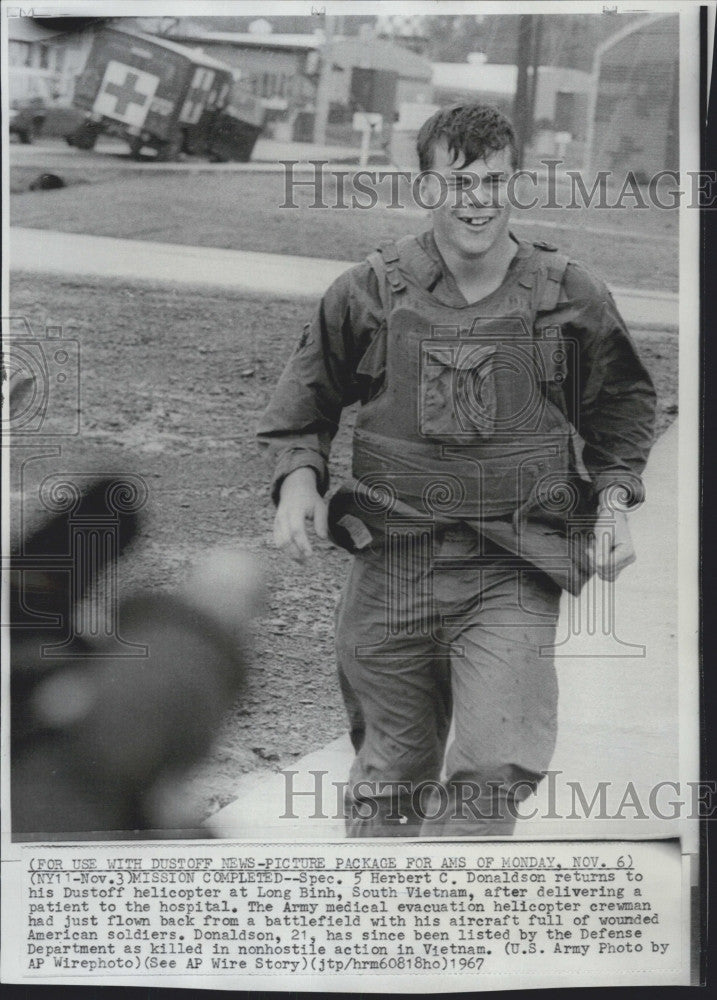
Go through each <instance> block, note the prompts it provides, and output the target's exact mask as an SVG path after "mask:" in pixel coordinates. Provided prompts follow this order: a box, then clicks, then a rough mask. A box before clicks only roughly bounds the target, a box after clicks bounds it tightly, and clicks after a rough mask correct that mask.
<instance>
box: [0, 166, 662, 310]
mask: <svg viewBox="0 0 717 1000" xmlns="http://www.w3.org/2000/svg"><path fill="white" fill-rule="evenodd" d="M17 169H20V168H17ZM22 169H24V168H22ZM118 169H119V168H118ZM347 169H348V168H347ZM38 172H39V171H38V170H35V174H37V173H38ZM58 172H59V173H60V174H61V175H62V176H65V173H66V171H65V170H64V168H63V169H60V170H58ZM108 174H110V176H109V177H108V176H107V175H108ZM82 176H85V177H86V178H89V179H88V180H87V182H86V183H84V182H83V183H82V187H80V186H79V183H80V182H78V183H77V184H74V185H71V186H69V187H67V188H65V189H62V190H58V191H52V192H43V191H40V192H26V193H24V194H21V195H19V196H17V195H16V196H15V197H14V198H12V200H11V206H10V207H11V224H12V225H14V226H27V227H30V228H36V229H54V230H59V231H61V232H70V233H87V234H90V235H94V236H114V237H118V238H123V239H136V240H150V241H158V242H162V243H179V244H184V245H195V246H207V247H222V248H226V249H231V250H249V251H259V252H264V253H280V254H290V255H297V254H298V255H301V256H307V257H324V258H330V259H334V260H348V261H358V260H361V259H363V258H364V257H365V256H366V254H368V253H370V251H371V250H373V249H374V248H375V247H376V246H377V245H378V244H379V243H380V242H381V241H382V240H384V239H387V238H389V237H393V238H398V237H401V236H404V235H406V234H408V233H416V232H420V231H421V230H422V229H425V228H427V226H428V225H429V224H430V222H429V219H428V213H422V212H420V211H417V210H416V209H415V207H414V208H413V209H411V210H410V211H409V210H407V209H400V208H399V209H396V208H393V209H392V208H390V207H388V206H389V204H390V202H391V192H390V185H389V184H388V183H383V184H382V185H381V186H380V190H381V192H382V193H383V195H384V197H383V200H382V201H379V203H378V204H376V206H375V207H373V208H369V209H363V210H362V209H358V208H345V209H342V208H332V207H330V208H319V207H312V204H313V201H314V198H313V192H311V191H310V190H308V189H306V188H298V189H297V190H296V194H295V197H294V198H293V201H294V202H295V203H296V204H297V205H298V206H299V207H297V208H295V209H292V208H282V207H281V206H282V204H285V203H286V201H287V199H286V184H285V178H284V176H283V175H282V174H277V173H266V174H263V173H262V174H249V173H220V172H215V173H212V172H202V173H197V174H190V173H167V174H162V175H161V176H157V175H156V174H154V173H153V174H152V175H151V176H149V175H147V174H141V175H138V174H137V173H136V172H134V173H133V172H132V171H131V168H125V173H124V174H123V175H122V176H117V175H114V174H113V172H112V171H111V170H102V171H99V170H97V171H95V173H94V174H92V172H91V171H90V172H88V171H87V170H86V169H85V170H84V171H83V173H82ZM304 176H305V175H304ZM352 190H353V189H352V187H351V184H350V183H349V180H348V178H347V181H346V184H345V199H344V200H345V201H346V202H347V203H348V204H349V205H350V204H351V194H352ZM403 191H404V189H403V188H399V194H401V196H403V195H402V193H403ZM409 201H410V199H409ZM324 202H325V204H327V205H335V204H336V203H337V198H336V191H335V184H334V183H332V182H330V181H329V182H327V183H326V185H325V194H324ZM361 202H362V203H366V202H367V197H366V196H365V195H363V196H362V197H361ZM513 217H514V220H515V231H516V234H517V235H518V236H520V237H521V238H524V239H528V240H546V241H547V242H549V243H553V244H556V245H558V246H559V248H560V249H561V250H562V251H563V252H564V253H566V254H568V255H569V256H570V257H572V258H573V259H576V260H580V261H582V262H583V263H585V264H586V265H587V266H588V267H589V268H591V269H592V270H593V271H594V272H595V273H597V274H599V275H600V276H601V277H603V278H604V279H605V280H606V281H608V282H609V283H611V284H614V285H618V286H624V287H636V288H660V289H663V290H668V291H676V290H677V281H678V253H677V222H678V218H677V213H676V212H670V211H661V210H659V209H657V208H650V209H633V210H630V209H623V210H620V209H601V208H599V207H597V206H593V207H592V208H589V209H588V208H581V209H569V208H563V209H541V210H538V209H530V210H525V211H515V212H514V216H513Z"/></svg>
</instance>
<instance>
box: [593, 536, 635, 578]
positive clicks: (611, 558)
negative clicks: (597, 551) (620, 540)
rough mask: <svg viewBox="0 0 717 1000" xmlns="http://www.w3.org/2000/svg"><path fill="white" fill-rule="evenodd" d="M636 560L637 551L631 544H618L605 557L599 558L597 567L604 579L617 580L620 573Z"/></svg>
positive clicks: (599, 574) (598, 572)
mask: <svg viewBox="0 0 717 1000" xmlns="http://www.w3.org/2000/svg"><path fill="white" fill-rule="evenodd" d="M634 562H635V552H634V549H633V548H632V546H631V545H627V544H621V545H616V546H615V548H614V549H612V550H611V551H610V552H609V553H607V555H606V556H605V557H603V558H598V559H597V562H596V566H595V569H596V571H597V574H598V576H599V577H600V578H601V579H602V580H608V581H613V580H616V579H617V577H618V576H619V574H620V573H622V571H623V570H624V569H625V567H626V566H629V565H630V564H631V563H634Z"/></svg>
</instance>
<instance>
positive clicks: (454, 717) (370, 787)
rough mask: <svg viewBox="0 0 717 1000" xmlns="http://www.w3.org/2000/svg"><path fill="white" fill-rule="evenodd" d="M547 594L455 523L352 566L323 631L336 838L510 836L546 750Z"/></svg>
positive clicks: (550, 723) (550, 602)
mask: <svg viewBox="0 0 717 1000" xmlns="http://www.w3.org/2000/svg"><path fill="white" fill-rule="evenodd" d="M560 593H561V590H560V587H559V586H558V585H557V584H556V583H554V582H553V581H552V580H551V579H550V578H549V577H548V576H546V575H545V574H544V573H543V572H542V571H540V570H538V569H537V568H535V567H533V566H532V565H530V564H529V563H527V562H524V561H522V560H520V559H518V558H517V557H515V556H513V555H511V554H509V553H508V552H507V551H505V550H503V549H501V548H499V547H498V546H497V545H495V544H493V543H491V542H489V541H488V540H487V539H485V538H484V537H482V536H481V535H479V534H478V533H477V532H475V531H474V530H473V529H472V528H470V527H468V526H467V525H464V524H456V525H451V526H449V528H448V529H446V530H444V531H437V530H435V529H425V528H424V527H421V526H419V527H418V528H416V529H411V528H410V527H402V528H401V529H399V530H397V531H394V532H389V533H388V535H387V538H386V543H385V546H381V547H375V548H372V549H370V550H368V551H367V552H365V553H360V554H358V555H357V556H355V557H354V561H353V566H352V569H351V572H350V575H349V578H348V580H347V583H346V586H345V588H344V591H343V594H342V597H341V601H340V603H339V607H338V609H337V621H336V644H337V655H338V668H339V679H340V683H341V688H342V693H343V695H344V700H345V703H346V708H347V711H348V714H349V721H350V726H351V738H352V741H353V744H354V748H355V749H356V757H355V759H354V762H353V765H352V768H351V773H350V776H349V784H348V788H347V791H346V799H345V806H346V825H347V833H348V836H350V837H401V836H404V837H417V836H426V837H449V836H450V837H461V836H505V835H509V834H511V833H512V832H513V828H514V825H515V820H516V803H518V802H520V801H521V800H522V799H524V798H525V797H527V796H528V795H529V794H531V792H533V791H534V790H535V788H536V787H537V784H538V782H539V781H540V779H541V777H542V776H543V772H544V771H545V770H546V769H547V767H548V765H549V763H550V760H551V757H552V754H553V750H554V747H555V738H556V729H557V698H558V688H557V678H556V674H555V667H554V661H553V656H552V649H551V647H552V646H553V644H554V642H555V628H556V622H557V617H558V605H559V600H560ZM451 722H452V726H451ZM449 733H450V734H451V737H450V744H449V745H448V748H447V750H446V745H447V743H448V741H449Z"/></svg>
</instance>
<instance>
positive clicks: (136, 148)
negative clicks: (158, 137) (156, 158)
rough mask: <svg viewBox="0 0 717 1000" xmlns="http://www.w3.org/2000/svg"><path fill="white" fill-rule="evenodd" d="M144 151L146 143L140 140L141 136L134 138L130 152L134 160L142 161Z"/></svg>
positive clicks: (130, 144) (130, 143) (131, 141)
mask: <svg viewBox="0 0 717 1000" xmlns="http://www.w3.org/2000/svg"><path fill="white" fill-rule="evenodd" d="M143 149H144V143H143V142H142V140H141V139H140V138H139V136H132V138H131V139H130V140H129V152H130V156H131V157H132V159H133V160H141V159H142V150H143Z"/></svg>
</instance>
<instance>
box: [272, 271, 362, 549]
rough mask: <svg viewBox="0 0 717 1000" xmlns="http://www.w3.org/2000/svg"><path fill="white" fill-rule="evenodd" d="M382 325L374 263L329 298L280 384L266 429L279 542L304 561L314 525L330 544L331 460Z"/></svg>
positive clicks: (341, 281) (350, 275) (338, 284)
mask: <svg viewBox="0 0 717 1000" xmlns="http://www.w3.org/2000/svg"><path fill="white" fill-rule="evenodd" d="M380 321H381V314H380V299H379V296H378V286H377V282H376V280H375V275H374V274H373V271H371V269H370V268H369V266H368V264H361V265H358V266H357V267H355V268H352V269H351V270H350V271H347V272H346V273H345V274H343V275H341V277H340V278H338V279H337V280H336V281H335V282H334V283H333V285H332V286H331V287H330V288H329V289H328V291H327V292H326V294H325V295H324V297H323V299H322V300H321V303H320V305H319V308H318V309H317V311H316V313H315V315H314V317H313V319H312V321H311V323H309V324H307V325H306V327H305V328H304V332H303V334H302V336H301V338H300V339H299V342H298V344H297V346H296V348H295V350H294V353H293V355H292V357H291V358H290V360H289V363H288V364H287V366H286V368H285V369H284V372H283V374H282V376H281V378H280V380H279V383H278V385H277V388H276V390H275V392H274V395H273V396H272V399H271V402H270V403H269V406H268V407H267V409H266V411H265V412H264V414H263V416H262V418H261V422H260V425H259V430H258V439H259V444H260V447H261V448H262V449H263V450H264V452H265V454H266V456H267V458H268V460H269V463H270V464H271V466H272V470H273V471H272V483H271V496H272V499H273V501H274V503H275V504H276V505H277V512H276V518H275V522H274V541H275V543H276V544H277V545H278V546H279V547H280V548H283V549H285V550H286V552H287V553H288V554H289V555H290V556H291V558H292V559H295V560H297V561H299V562H303V560H304V559H305V558H306V557H307V556H308V555H309V554H310V553H311V543H310V541H309V536H308V534H307V531H306V525H307V522H313V525H314V530H315V531H316V534H317V535H318V536H319V537H320V538H326V537H327V511H326V504H325V502H324V500H323V496H324V494H325V493H326V490H327V489H328V483H329V475H328V459H329V452H330V448H331V442H332V440H333V438H334V435H335V434H336V431H337V429H338V423H339V419H340V416H341V410H342V408H343V407H344V406H347V405H349V404H350V403H352V402H354V401H355V399H356V398H357V397H356V384H355V379H354V372H355V367H356V363H357V361H358V359H359V358H360V357H361V353H362V351H363V350H365V348H366V346H367V344H368V343H369V342H370V339H371V336H372V335H373V333H374V332H375V331H376V329H377V328H378V325H379V324H380Z"/></svg>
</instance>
